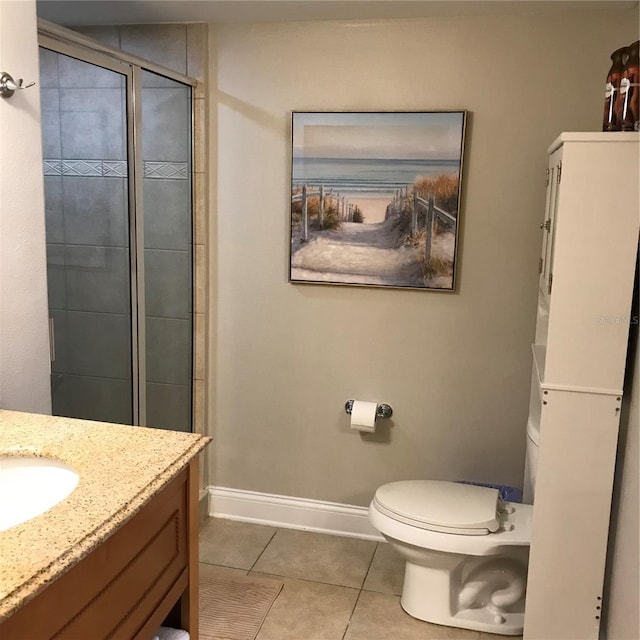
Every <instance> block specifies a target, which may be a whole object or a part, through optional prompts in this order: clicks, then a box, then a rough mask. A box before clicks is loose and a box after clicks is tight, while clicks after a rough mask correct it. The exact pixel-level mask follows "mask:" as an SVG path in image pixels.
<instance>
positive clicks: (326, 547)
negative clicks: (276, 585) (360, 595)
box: [253, 529, 376, 588]
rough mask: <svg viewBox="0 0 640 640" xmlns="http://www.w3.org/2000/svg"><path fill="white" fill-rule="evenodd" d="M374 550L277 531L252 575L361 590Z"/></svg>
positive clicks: (361, 543) (366, 544) (369, 545)
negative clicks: (282, 577)
mask: <svg viewBox="0 0 640 640" xmlns="http://www.w3.org/2000/svg"><path fill="white" fill-rule="evenodd" d="M375 548H376V543H375V542H371V541H369V540H356V539H354V538H344V537H341V536H331V535H327V534H324V533H312V532H310V531H295V530H293V529H280V530H278V533H276V535H275V536H274V537H273V540H271V542H270V543H269V545H268V546H267V548H266V549H265V551H264V553H263V554H262V555H261V556H260V559H259V560H258V562H257V563H256V564H255V566H254V567H253V569H254V571H261V572H264V573H272V574H276V575H279V576H287V577H289V578H302V579H304V580H313V581H314V582H324V583H327V584H335V585H340V586H343V587H358V588H359V587H361V586H362V583H363V581H364V578H365V576H366V574H367V569H368V568H369V564H370V563H371V558H372V557H373V554H374V551H375Z"/></svg>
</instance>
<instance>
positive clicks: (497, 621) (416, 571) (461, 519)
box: [369, 480, 533, 635]
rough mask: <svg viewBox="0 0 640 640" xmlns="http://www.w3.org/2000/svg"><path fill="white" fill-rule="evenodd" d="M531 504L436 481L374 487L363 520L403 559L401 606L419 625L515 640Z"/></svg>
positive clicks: (520, 618) (520, 619)
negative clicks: (422, 621) (404, 562)
mask: <svg viewBox="0 0 640 640" xmlns="http://www.w3.org/2000/svg"><path fill="white" fill-rule="evenodd" d="M532 510H533V507H532V506H531V505H524V504H514V503H510V502H503V501H502V500H501V498H500V494H499V491H498V490H497V489H490V488H487V487H480V486H474V485H466V484H459V483H456V482H445V481H438V480H408V481H401V482H391V483H389V484H385V485H383V486H381V487H380V488H379V489H378V490H377V491H376V494H375V497H374V499H373V500H372V502H371V504H370V506H369V520H370V521H371V523H372V524H373V526H374V527H375V528H376V529H377V530H378V531H380V533H381V534H382V535H383V536H384V537H385V538H386V539H387V540H388V541H389V542H390V543H391V545H392V546H393V547H394V548H395V549H396V550H397V551H398V552H399V553H400V555H401V556H402V557H403V558H404V559H405V561H406V566H405V576H404V585H403V588H402V598H401V601H400V602H401V604H402V607H403V609H404V610H405V611H406V612H407V613H408V614H410V615H411V616H413V617H414V618H418V619H420V620H425V621H427V622H433V623H435V624H442V625H448V626H452V627H462V628H465V629H474V630H476V631H486V632H490V633H497V634H503V635H521V634H522V630H523V626H524V601H525V590H526V579H527V567H528V562H529V545H530V541H531V519H532Z"/></svg>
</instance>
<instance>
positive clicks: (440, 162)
mask: <svg viewBox="0 0 640 640" xmlns="http://www.w3.org/2000/svg"><path fill="white" fill-rule="evenodd" d="M465 119H466V112H464V111H436V112H376V113H370V112H300V111H295V112H293V117H292V170H291V265H290V267H291V271H290V279H291V282H294V283H295V282H306V283H322V284H350V285H369V286H377V287H405V288H415V289H438V290H449V291H451V290H453V288H454V282H455V278H454V276H455V259H456V244H457V236H458V226H459V205H460V184H461V175H462V155H463V145H464V130H465Z"/></svg>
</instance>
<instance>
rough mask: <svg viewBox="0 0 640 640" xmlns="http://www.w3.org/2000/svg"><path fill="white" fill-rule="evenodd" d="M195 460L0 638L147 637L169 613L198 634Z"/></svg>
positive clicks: (194, 639)
mask: <svg viewBox="0 0 640 640" xmlns="http://www.w3.org/2000/svg"><path fill="white" fill-rule="evenodd" d="M197 463H198V461H197V458H195V459H194V460H193V461H192V462H191V464H190V466H189V467H188V468H186V469H185V470H184V471H182V472H181V473H180V474H179V475H178V476H177V477H176V478H174V479H173V480H172V481H171V482H170V483H169V484H168V485H167V486H166V487H165V488H164V489H162V490H161V491H160V492H158V493H157V494H156V495H155V496H154V497H153V498H151V500H150V501H149V502H148V503H147V504H146V505H145V506H144V507H143V508H142V509H141V510H140V511H139V512H138V513H137V514H136V515H135V516H133V518H131V520H129V521H128V522H126V523H125V524H124V525H123V526H121V527H120V528H119V529H118V530H117V531H116V532H115V533H114V534H113V535H111V536H110V537H109V538H107V539H106V540H105V541H104V542H103V543H102V544H101V545H100V546H99V547H97V548H96V549H94V550H93V551H92V552H91V553H90V554H89V555H88V556H86V557H85V558H83V559H82V560H81V561H80V562H78V563H77V564H76V565H74V566H73V567H72V568H71V569H69V570H68V571H67V572H65V573H64V574H62V575H61V576H60V577H59V578H57V579H56V580H55V581H53V582H52V583H51V584H50V585H49V586H48V587H46V588H45V590H44V591H42V592H41V593H40V594H38V595H37V596H36V597H35V598H33V599H32V600H30V601H28V602H27V603H26V604H25V605H24V606H23V607H21V608H20V609H18V610H17V611H16V613H14V614H13V616H11V617H10V618H8V619H7V620H6V621H5V622H4V623H3V624H1V625H0V637H1V638H2V639H3V640H25V639H27V638H28V639H29V640H52V639H54V638H55V639H56V640H98V639H105V640H106V639H107V638H108V639H113V640H132V639H135V640H151V638H152V637H153V635H154V633H155V631H157V629H158V627H160V626H161V625H162V624H163V621H164V620H165V619H166V618H167V616H168V615H169V614H170V612H173V613H174V614H176V613H177V615H176V616H174V618H175V619H174V621H173V624H174V625H175V626H179V627H180V628H182V629H186V630H187V631H188V632H189V634H190V638H191V640H198V553H197V549H198V518H197V493H198V491H197V483H198V469H197ZM106 490H108V488H106ZM42 535H43V536H46V535H47V534H46V531H43V532H42ZM24 552H25V553H28V549H25V550H24Z"/></svg>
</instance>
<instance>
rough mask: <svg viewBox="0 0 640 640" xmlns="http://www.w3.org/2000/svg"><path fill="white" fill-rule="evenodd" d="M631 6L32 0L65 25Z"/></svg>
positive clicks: (599, 1)
mask: <svg viewBox="0 0 640 640" xmlns="http://www.w3.org/2000/svg"><path fill="white" fill-rule="evenodd" d="M637 6H638V2H631V1H619V0H586V1H584V0H568V1H566V0H537V1H530V0H173V1H171V0H37V10H38V16H39V17H41V18H45V19H46V20H50V21H52V22H56V23H58V24H63V25H70V26H71V25H88V24H93V25H96V24H136V23H138V24H142V23H154V22H214V23H237V22H246V23H250V22H291V21H306V20H368V19H387V18H419V17H453V16H463V15H472V16H477V15H493V14H505V13H540V12H545V13H546V12H554V11H567V10H601V11H602V10H625V9H627V10H628V9H632V8H634V7H637Z"/></svg>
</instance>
